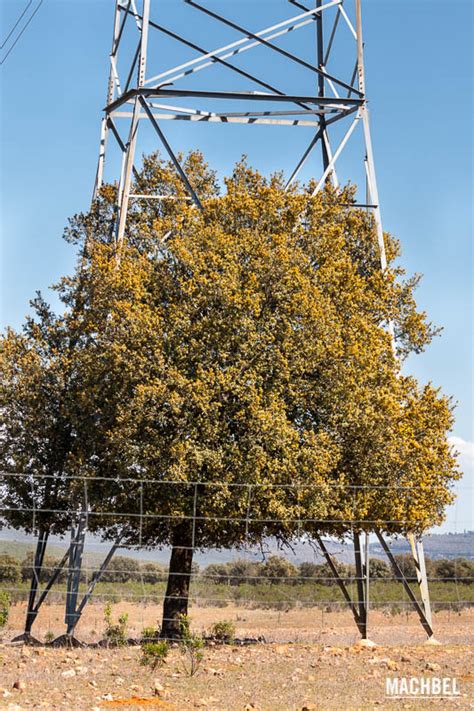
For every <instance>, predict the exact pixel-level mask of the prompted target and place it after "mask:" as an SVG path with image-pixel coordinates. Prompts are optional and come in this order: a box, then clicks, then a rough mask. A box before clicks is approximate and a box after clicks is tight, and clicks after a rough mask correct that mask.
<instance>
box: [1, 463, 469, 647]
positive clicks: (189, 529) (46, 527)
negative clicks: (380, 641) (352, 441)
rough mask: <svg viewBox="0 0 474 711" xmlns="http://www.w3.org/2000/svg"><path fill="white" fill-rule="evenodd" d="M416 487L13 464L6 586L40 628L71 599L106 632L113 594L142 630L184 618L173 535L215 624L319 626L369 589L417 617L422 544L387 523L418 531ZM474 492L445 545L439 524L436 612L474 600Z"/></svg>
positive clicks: (186, 595)
mask: <svg viewBox="0 0 474 711" xmlns="http://www.w3.org/2000/svg"><path fill="white" fill-rule="evenodd" d="M424 493H425V494H426V491H425V492H424ZM320 494H321V496H320ZM328 494H329V496H328ZM416 496H417V491H416V489H415V488H414V487H410V486H397V487H395V488H394V487H393V486H387V487H385V486H380V485H362V484H361V485H341V484H329V485H328V484H315V485H308V484H306V483H294V484H291V483H247V482H242V483H239V482H237V483H236V482H201V481H195V482H180V481H170V480H158V481H155V480H151V479H144V478H142V479H140V478H133V477H131V478H128V479H107V478H106V477H87V476H68V477H61V478H59V479H58V477H54V476H49V475H36V474H29V473H26V474H25V473H22V474H18V473H12V472H5V473H4V474H3V475H2V477H1V479H0V525H1V529H0V592H3V593H4V594H5V593H6V594H7V595H8V597H9V599H10V601H11V603H12V607H11V610H10V619H9V622H8V627H7V630H9V636H10V637H13V636H15V635H16V634H20V633H21V631H22V625H23V623H24V620H25V616H26V617H27V615H26V613H27V612H28V614H29V615H30V616H32V617H33V622H34V631H35V632H36V634H37V635H38V634H40V636H41V634H43V635H48V636H50V635H51V630H52V628H53V627H54V634H60V632H61V628H62V626H63V622H62V614H63V613H62V610H63V608H64V609H65V617H64V620H65V623H66V625H68V624H70V623H71V620H73V622H74V625H73V628H74V631H75V633H76V632H77V634H78V635H79V636H80V637H81V639H84V641H88V642H93V641H94V639H96V638H97V635H99V636H100V631H98V629H97V628H98V627H99V628H100V627H101V624H102V626H103V620H102V622H101V619H102V617H103V612H104V607H105V605H107V604H110V603H111V604H113V608H114V609H115V610H116V612H117V615H118V614H119V613H120V611H124V610H125V611H126V614H127V615H128V618H129V620H130V622H129V625H130V629H129V633H130V635H131V637H130V639H131V640H135V641H136V640H139V638H140V634H141V631H140V628H141V627H143V628H149V627H150V626H154V627H156V626H157V625H160V624H164V623H166V622H167V621H169V620H170V619H171V618H168V617H166V615H162V614H161V608H162V606H163V604H164V603H165V602H166V600H167V598H169V596H170V592H169V590H168V589H167V585H168V583H169V573H170V558H171V554H172V550H173V546H174V548H178V549H179V550H180V551H181V552H183V551H187V552H188V553H189V555H188V568H185V569H183V568H182V569H177V568H176V567H175V568H174V569H173V570H172V575H173V578H174V580H175V582H176V581H177V590H175V591H174V592H173V599H174V600H175V601H176V600H180V599H182V600H183V602H187V603H188V609H189V614H190V616H191V619H192V620H193V621H194V623H195V624H196V625H197V626H198V627H199V626H200V627H201V628H202V629H203V630H204V629H205V628H206V627H208V628H209V629H210V628H211V627H212V621H213V620H214V621H218V620H219V619H222V618H223V617H224V618H227V617H231V618H232V619H233V620H234V621H235V623H236V625H237V628H238V630H239V632H240V636H241V637H242V636H243V637H245V638H248V637H249V638H251V639H260V640H262V639H265V640H267V641H275V640H276V641H295V640H297V639H303V640H305V641H311V640H317V639H319V638H320V637H321V635H322V634H324V633H325V631H327V630H328V629H330V628H331V625H332V624H333V618H335V617H338V616H339V617H341V616H345V617H347V625H350V616H351V614H352V615H353V616H355V617H357V615H356V614H355V612H354V611H355V610H357V609H359V606H360V605H361V604H363V605H364V608H365V615H366V623H367V617H368V616H369V614H370V616H371V617H370V618H371V619H372V620H377V624H378V625H379V626H383V625H387V626H388V627H389V626H390V625H393V624H394V623H395V622H397V624H401V625H402V626H404V627H405V628H406V629H408V628H411V627H413V625H415V624H417V620H416V615H414V614H412V612H413V605H414V603H413V599H412V597H411V596H410V591H409V590H407V587H406V584H408V586H409V587H410V589H411V590H412V591H413V594H414V596H415V598H416V600H417V601H418V602H419V604H420V605H422V604H425V601H424V599H423V589H422V588H423V585H422V583H423V580H422V579H421V577H420V560H419V559H418V558H417V553H416V551H414V550H413V548H412V547H411V546H410V545H409V543H407V541H406V540H405V539H404V538H398V539H396V538H393V537H392V538H386V540H387V544H388V551H385V550H384V548H383V547H382V546H381V545H380V541H379V538H378V537H377V536H376V532H377V531H379V532H380V531H383V532H388V533H393V532H394V531H396V530H397V529H399V530H400V531H402V532H404V533H406V532H407V530H408V528H407V527H408V526H409V524H410V512H411V508H410V507H411V506H412V503H413V500H414V499H415V500H416ZM321 497H322V498H324V501H325V502H326V503H325V507H324V506H322V501H321ZM386 497H389V498H391V499H392V501H393V500H394V499H395V498H396V501H397V506H398V510H402V509H403V510H404V511H406V513H407V516H406V517H402V516H399V517H393V518H390V519H388V520H384V519H381V518H380V516H379V515H374V512H375V513H376V514H377V513H378V514H379V513H380V511H383V506H382V505H381V500H383V499H384V498H386ZM470 497H472V487H468V486H464V487H458V499H457V503H455V504H454V506H452V507H451V509H450V511H449V521H450V533H451V535H449V536H445V537H444V539H443V541H444V548H440V547H438V539H436V537H432V536H430V535H429V532H428V535H425V545H426V546H427V557H426V561H423V568H425V569H426V574H425V579H426V582H427V584H428V586H429V591H430V601H429V604H430V608H431V611H432V612H433V613H440V614H441V613H442V614H445V615H446V614H447V615H448V616H450V615H456V616H457V615H459V614H460V613H463V614H464V615H466V614H468V615H469V614H471V613H470V610H471V608H472V607H474V560H473V554H474V551H473V545H472V544H473V542H474V532H473V531H470V532H466V530H467V529H470V528H474V527H473V526H472V521H469V520H463V518H462V516H461V515H459V511H458V508H459V506H460V504H459V502H461V511H462V510H463V509H464V508H465V506H464V501H465V500H469V498H470ZM328 500H329V505H328ZM463 500H464V501H463ZM371 507H372V508H371ZM323 509H324V510H323ZM466 510H468V509H466ZM319 511H321V512H322V513H321V515H319V516H318V515H317V514H318V512H319ZM331 528H333V529H334V530H333V531H331ZM176 531H181V537H180V538H179V540H177V539H176V535H175V534H176ZM456 534H457V535H456ZM384 535H385V534H384ZM450 543H451V544H452V545H451V548H449V544H450ZM358 551H359V552H358ZM358 556H359V557H358ZM392 557H393V558H394V559H395V564H392V563H393V560H392ZM191 560H192V564H191ZM400 572H401V573H402V576H403V578H404V579H405V583H406V584H405V583H403V581H402V580H401V578H400ZM180 580H181V581H182V582H183V583H185V588H184V589H182V590H181V591H180V589H179V588H180ZM402 583H403V584H402ZM361 591H362V592H361ZM361 595H362V598H363V599H361ZM38 602H39V604H38ZM86 603H89V604H87V605H86ZM425 610H426V606H425ZM52 617H53V618H54V624H53V622H52ZM356 621H357V620H356ZM359 622H360V620H359ZM344 624H346V623H344ZM76 627H77V630H76ZM30 628H31V626H30ZM30 631H31V630H30ZM3 634H4V636H5V635H6V630H4V632H3ZM354 634H357V631H356V630H354ZM96 641H97V640H96Z"/></svg>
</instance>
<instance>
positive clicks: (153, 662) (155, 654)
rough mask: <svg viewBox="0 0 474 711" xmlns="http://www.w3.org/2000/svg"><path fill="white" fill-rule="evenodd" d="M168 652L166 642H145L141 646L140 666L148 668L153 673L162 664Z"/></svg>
mask: <svg viewBox="0 0 474 711" xmlns="http://www.w3.org/2000/svg"><path fill="white" fill-rule="evenodd" d="M168 652H169V645H168V642H167V641H166V640H161V641H160V642H145V644H142V656H141V658H140V664H141V665H142V666H144V667H150V669H151V670H152V671H155V669H156V668H157V667H160V666H161V665H162V664H164V662H165V659H166V657H167V655H168Z"/></svg>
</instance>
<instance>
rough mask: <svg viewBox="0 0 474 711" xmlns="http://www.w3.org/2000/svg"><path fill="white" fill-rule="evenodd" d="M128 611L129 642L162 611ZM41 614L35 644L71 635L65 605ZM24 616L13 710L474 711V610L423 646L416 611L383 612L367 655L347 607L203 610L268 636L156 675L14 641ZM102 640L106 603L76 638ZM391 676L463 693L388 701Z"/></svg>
mask: <svg viewBox="0 0 474 711" xmlns="http://www.w3.org/2000/svg"><path fill="white" fill-rule="evenodd" d="M124 611H127V612H128V613H129V616H130V625H129V632H130V636H134V635H138V633H139V631H140V630H141V629H142V627H144V626H147V625H153V624H156V617H157V609H156V607H152V606H150V607H148V608H147V607H141V608H139V607H138V606H132V605H131V604H129V603H123V604H117V605H115V606H114V612H113V615H114V618H115V617H116V616H118V615H119V614H120V613H121V612H124ZM42 615H43V617H42V618H41V620H40V618H38V622H37V625H35V633H36V635H37V637H39V638H43V637H44V634H45V632H47V631H51V632H53V633H57V634H60V633H61V632H62V631H63V625H62V616H63V612H62V609H61V608H60V607H59V606H54V605H51V606H48V607H46V608H45V609H44V611H43V612H42ZM23 618H24V608H23V606H21V605H18V606H14V607H13V609H12V614H11V618H10V623H9V625H8V629H7V631H6V632H5V633H4V635H3V639H4V643H3V644H2V645H1V646H0V708H1V709H8V710H9V711H21V710H26V709H61V710H64V711H76V710H78V711H82V710H84V711H85V710H91V711H98V710H99V709H100V710H101V711H102V709H119V708H123V709H130V710H132V709H142V708H157V709H158V708H162V709H175V710H176V711H178V710H179V711H181V709H183V710H186V709H195V708H200V709H203V710H205V709H210V710H214V709H216V710H219V711H234V709H242V710H243V709H247V711H250V710H251V709H260V711H293V710H295V711H296V710H300V711H301V710H303V709H308V710H309V709H318V710H321V711H326V709H327V710H329V709H337V710H338V711H345V710H346V709H347V710H348V711H349V710H352V709H392V708H393V709H395V708H405V709H420V707H421V708H423V709H427V708H429V709H431V708H437V709H445V708H461V709H470V708H471V709H474V647H473V646H472V643H473V641H474V611H473V610H470V611H469V610H467V611H464V612H462V613H461V614H460V615H457V614H453V613H451V614H449V613H448V612H441V613H438V614H437V615H436V616H435V627H436V637H437V639H438V640H439V641H440V642H441V645H440V646H431V645H425V644H423V640H424V635H423V631H422V629H421V627H420V625H419V623H417V620H416V618H415V617H414V616H413V615H408V616H405V615H398V616H396V617H387V616H385V615H384V614H382V613H381V612H374V613H372V618H371V637H372V639H373V640H374V641H375V642H376V643H377V646H376V647H374V648H363V647H361V646H360V645H358V644H355V643H356V642H357V639H358V635H357V632H356V630H355V629H354V624H353V622H352V621H351V618H350V616H349V615H348V614H347V612H334V613H327V612H325V613H324V614H322V613H321V611H320V610H319V611H318V610H317V609H300V610H297V609H295V610H289V611H288V612H286V613H285V612H280V613H278V612H275V611H271V610H269V611H266V610H248V609H242V608H240V609H239V608H236V607H230V606H229V607H226V608H194V609H193V610H192V612H191V618H192V622H193V627H194V628H195V629H196V630H205V629H208V628H209V626H210V625H211V624H212V623H213V622H215V621H216V620H222V619H228V620H233V621H234V622H235V624H236V627H237V635H238V636H239V637H245V636H250V635H251V636H253V637H256V636H259V635H263V636H265V639H266V640H268V641H267V643H265V644H252V645H248V646H234V645H232V646H231V645H226V646H214V647H206V648H205V650H204V660H203V662H202V664H201V667H200V668H199V670H198V672H197V674H196V675H195V676H194V677H192V678H190V677H189V676H187V674H186V673H185V671H184V670H183V665H182V662H183V658H182V656H181V654H180V652H179V650H178V649H172V650H171V652H170V654H169V656H168V659H167V662H166V664H165V665H164V666H162V667H161V668H158V669H157V670H155V671H154V672H153V671H151V670H150V669H148V668H147V667H143V666H142V665H140V663H139V660H140V656H141V653H140V648H139V647H137V646H135V647H131V646H130V647H124V648H119V649H101V648H91V647H85V648H82V649H73V650H66V649H52V648H50V647H38V648H36V647H24V646H15V645H11V644H9V643H8V640H9V639H11V638H12V637H13V636H14V634H16V633H17V632H18V633H19V632H20V631H21V626H22V621H23ZM102 634H103V608H102V607H101V606H100V605H91V606H90V607H89V609H88V610H87V612H86V613H85V614H84V617H83V619H82V620H81V623H80V627H78V630H77V636H78V637H79V638H80V639H81V640H83V641H87V642H93V641H98V639H100V638H101V637H102ZM289 640H292V641H291V643H288V641H289ZM387 677H389V678H396V677H398V678H402V677H408V678H410V677H417V678H418V677H423V678H433V677H437V678H450V679H453V678H455V679H456V684H457V688H458V689H459V692H460V695H459V696H454V697H446V696H445V697H444V698H431V699H428V698H423V699H420V698H418V699H409V698H402V699H391V698H389V697H387V696H386V678H387ZM15 686H17V687H18V686H19V687H20V688H19V689H18V688H15Z"/></svg>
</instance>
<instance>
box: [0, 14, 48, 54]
mask: <svg viewBox="0 0 474 711" xmlns="http://www.w3.org/2000/svg"><path fill="white" fill-rule="evenodd" d="M43 2H44V0H40V1H39V4H38V6H37V7H36V8H35V10H34V12H33V14H32V15H31V17H30V18H29V20H28V21H27V23H26V24H25V26H24V27H23V29H22V30H21V32H20V34H19V35H18V36H17V38H16V40H15V41H14V42H13V44H12V46H11V47H10V49H9V50H8V52H7V53H6V55H5V56H4V58H3V59H2V61H1V62H0V65H2V64H3V63H4V62H5V60H6V59H7V57H8V56H9V55H10V53H11V52H12V51H13V49H14V48H15V46H16V44H17V42H18V40H19V39H20V37H21V36H22V34H23V33H24V31H25V30H26V28H27V27H28V25H29V24H30V22H31V20H32V19H33V18H34V16H35V15H36V13H37V12H38V10H39V9H40V7H41V5H42V4H43ZM17 24H18V23H17Z"/></svg>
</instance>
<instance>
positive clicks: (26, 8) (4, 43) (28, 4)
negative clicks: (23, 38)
mask: <svg viewBox="0 0 474 711" xmlns="http://www.w3.org/2000/svg"><path fill="white" fill-rule="evenodd" d="M32 2H33V0H29V2H28V3H27V4H26V7H25V9H24V10H23V12H22V13H21V15H20V17H19V18H18V20H17V21H16V22H15V24H14V25H13V27H12V28H11V30H10V32H9V33H8V35H7V37H6V38H5V41H4V42H2V44H1V45H0V49H3V48H4V47H5V45H6V43H7V42H8V40H9V39H10V37H11V36H12V34H13V33H14V32H15V30H16V28H17V27H18V24H19V22H20V20H21V19H22V18H23V15H24V14H25V12H26V11H27V10H28V8H29V7H30V5H31V3H32Z"/></svg>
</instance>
